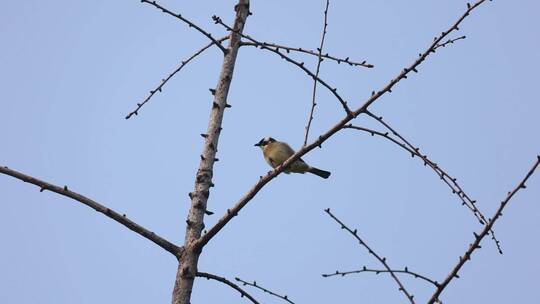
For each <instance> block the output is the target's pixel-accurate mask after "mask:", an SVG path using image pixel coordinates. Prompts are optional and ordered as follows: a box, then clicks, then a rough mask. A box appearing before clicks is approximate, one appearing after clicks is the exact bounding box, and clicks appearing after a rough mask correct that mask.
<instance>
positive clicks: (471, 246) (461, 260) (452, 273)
mask: <svg viewBox="0 0 540 304" xmlns="http://www.w3.org/2000/svg"><path fill="white" fill-rule="evenodd" d="M538 164H540V155H538V156H537V160H536V162H535V163H534V165H533V166H532V168H531V169H530V170H529V172H528V173H527V175H526V176H525V177H524V178H523V180H522V181H521V182H520V183H519V184H518V185H517V186H516V187H515V188H514V190H512V191H510V192H508V195H507V196H506V198H505V199H504V200H503V201H502V202H501V204H500V206H499V208H498V209H497V211H495V214H494V215H493V217H492V218H491V219H490V220H489V221H488V222H487V224H486V225H485V226H484V229H482V231H481V232H480V233H479V234H476V233H474V237H475V238H474V242H473V243H472V244H469V248H468V249H467V250H466V251H465V254H464V255H463V256H460V257H459V261H458V263H457V265H456V266H455V267H454V268H453V269H452V270H451V271H450V273H449V274H448V275H447V276H446V278H445V279H444V281H443V282H442V283H441V284H440V285H439V287H437V290H436V291H435V292H434V293H433V295H432V296H431V298H430V299H429V301H428V304H432V303H435V302H436V301H438V299H439V296H440V295H441V293H442V292H443V290H444V289H445V288H446V287H447V286H448V284H449V283H450V281H452V280H453V279H454V278H459V276H458V272H459V271H460V269H461V268H462V267H463V265H465V263H466V262H467V261H468V260H470V259H471V255H472V253H473V252H474V251H475V250H476V249H479V248H481V247H480V242H482V239H483V238H484V237H485V236H486V235H488V234H489V231H490V230H491V229H492V227H493V225H494V224H495V222H496V221H497V220H498V219H499V218H500V217H501V216H502V211H503V210H504V208H505V207H506V205H507V204H508V202H509V201H510V199H512V197H513V196H514V195H515V194H516V193H517V192H518V191H519V190H521V189H525V188H526V186H525V183H526V182H527V180H528V179H529V177H531V175H532V174H533V173H534V171H535V170H536V168H537V167H538Z"/></svg>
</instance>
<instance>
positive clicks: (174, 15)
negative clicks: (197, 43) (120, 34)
mask: <svg viewBox="0 0 540 304" xmlns="http://www.w3.org/2000/svg"><path fill="white" fill-rule="evenodd" d="M141 2H142V3H148V4H150V5H152V6H154V7H155V8H157V9H160V10H161V11H162V12H164V13H165V14H168V15H171V16H173V17H175V18H177V19H180V20H182V21H183V22H184V23H186V24H187V25H188V26H189V27H192V28H194V29H196V30H197V31H198V32H199V33H201V34H203V35H204V36H206V37H208V39H210V40H211V41H212V43H213V44H215V45H216V46H217V47H219V48H220V49H221V51H222V52H223V54H226V53H227V49H226V48H225V47H224V46H223V45H221V42H220V41H217V40H216V39H215V38H214V37H212V34H210V33H208V32H207V31H205V30H203V29H202V28H201V27H199V26H198V25H196V24H195V23H193V22H191V21H189V20H188V19H186V18H184V17H183V16H182V15H181V14H177V13H175V12H173V11H170V10H168V9H166V8H165V7H163V6H161V5H159V4H158V3H157V2H156V1H148V0H141Z"/></svg>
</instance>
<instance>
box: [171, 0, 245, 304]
mask: <svg viewBox="0 0 540 304" xmlns="http://www.w3.org/2000/svg"><path fill="white" fill-rule="evenodd" d="M235 10H236V18H235V21H234V32H231V37H230V40H229V46H228V48H227V52H226V53H225V56H224V58H223V65H222V68H221V74H220V77H219V81H218V84H217V87H216V91H215V93H214V103H213V105H212V109H211V112H210V119H209V121H208V129H207V132H206V134H203V136H204V137H205V142H204V147H203V152H202V154H201V161H200V164H199V169H198V170H197V175H196V178H195V189H194V191H193V192H192V193H190V197H191V207H190V210H189V215H188V219H187V221H186V223H187V225H186V237H185V240H184V247H183V248H184V250H183V252H182V254H181V256H180V259H179V261H180V264H179V266H178V272H177V274H176V281H175V285H174V290H173V297H172V303H173V304H189V303H190V299H191V291H192V288H193V282H194V279H195V275H196V273H197V264H198V261H199V255H200V254H201V251H202V248H197V246H195V243H196V242H195V241H196V240H197V239H198V238H199V237H200V236H201V233H202V231H203V229H204V214H205V211H206V204H207V201H208V196H209V194H210V187H212V186H213V184H212V176H213V167H214V162H215V160H216V152H217V147H218V141H219V134H220V132H221V122H222V120H223V112H224V110H225V108H226V106H227V95H228V93H229V87H230V85H231V81H232V76H233V71H234V66H235V63H236V55H237V54H238V48H239V47H240V40H241V37H240V35H239V34H238V33H242V30H243V29H244V24H245V22H246V19H247V17H248V14H249V0H239V1H238V4H237V5H236V6H235Z"/></svg>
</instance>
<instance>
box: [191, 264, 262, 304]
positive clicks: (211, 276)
mask: <svg viewBox="0 0 540 304" xmlns="http://www.w3.org/2000/svg"><path fill="white" fill-rule="evenodd" d="M197 276H198V277H201V278H206V279H207V280H214V281H218V282H221V283H223V284H225V285H228V286H229V287H231V288H233V289H234V290H236V291H238V292H239V293H240V297H242V298H243V297H246V298H248V299H249V300H250V301H251V302H252V303H253V304H259V302H258V301H257V300H255V298H254V297H252V296H251V295H250V294H249V293H247V292H246V291H245V290H243V289H242V288H240V286H238V285H237V284H234V283H233V282H231V281H229V280H227V279H226V278H224V277H220V276H217V275H215V274H211V273H206V272H200V271H198V272H197Z"/></svg>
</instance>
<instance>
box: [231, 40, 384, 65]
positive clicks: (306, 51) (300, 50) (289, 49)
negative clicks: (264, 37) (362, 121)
mask: <svg viewBox="0 0 540 304" xmlns="http://www.w3.org/2000/svg"><path fill="white" fill-rule="evenodd" d="M260 44H262V45H264V46H267V47H271V48H275V49H277V50H278V51H279V50H280V49H283V50H285V51H286V52H287V53H290V52H298V53H303V54H307V55H312V56H316V57H319V52H318V50H317V51H314V50H309V49H305V48H301V47H290V46H286V45H282V44H277V43H270V42H261V43H260ZM260 44H258V43H255V42H247V41H246V42H242V44H241V46H254V47H259V45H260ZM321 57H322V58H324V59H328V60H332V61H335V62H337V63H338V64H340V63H342V62H343V63H345V64H348V65H350V66H361V67H365V68H373V67H374V65H373V64H370V63H367V62H366V60H363V61H361V62H358V61H352V60H350V58H349V57H347V58H339V57H336V56H332V55H330V54H328V53H326V54H321Z"/></svg>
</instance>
